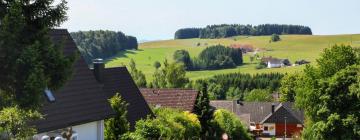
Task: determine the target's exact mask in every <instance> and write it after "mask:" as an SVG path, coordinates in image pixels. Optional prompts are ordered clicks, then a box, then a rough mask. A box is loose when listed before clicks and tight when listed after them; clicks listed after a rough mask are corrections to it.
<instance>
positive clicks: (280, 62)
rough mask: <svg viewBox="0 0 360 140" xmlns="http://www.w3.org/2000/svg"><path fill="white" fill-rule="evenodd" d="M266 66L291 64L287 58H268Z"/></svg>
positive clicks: (277, 66) (276, 66)
mask: <svg viewBox="0 0 360 140" xmlns="http://www.w3.org/2000/svg"><path fill="white" fill-rule="evenodd" d="M266 64H267V68H280V67H285V66H291V64H290V61H289V60H288V59H278V58H270V59H268V60H266Z"/></svg>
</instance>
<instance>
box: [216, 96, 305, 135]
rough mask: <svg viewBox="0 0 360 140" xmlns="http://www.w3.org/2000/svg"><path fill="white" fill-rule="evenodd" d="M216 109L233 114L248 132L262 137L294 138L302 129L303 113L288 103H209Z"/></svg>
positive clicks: (219, 101) (220, 101)
mask: <svg viewBox="0 0 360 140" xmlns="http://www.w3.org/2000/svg"><path fill="white" fill-rule="evenodd" d="M210 105H211V106H213V107H215V108H217V109H227V110H229V111H232V112H234V113H235V114H236V115H237V116H238V117H239V118H240V120H241V121H242V122H243V123H244V124H246V125H247V126H248V127H249V129H250V131H252V132H254V133H255V134H259V133H260V135H263V136H277V137H283V136H285V135H286V136H287V137H290V136H294V135H297V134H299V133H301V131H302V129H303V127H304V125H303V124H304V112H303V111H301V110H298V109H295V108H294V104H293V103H290V102H284V103H279V102H238V101H236V100H235V101H222V100H218V101H210Z"/></svg>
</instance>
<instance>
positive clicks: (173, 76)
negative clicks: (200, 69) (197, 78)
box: [148, 60, 189, 88]
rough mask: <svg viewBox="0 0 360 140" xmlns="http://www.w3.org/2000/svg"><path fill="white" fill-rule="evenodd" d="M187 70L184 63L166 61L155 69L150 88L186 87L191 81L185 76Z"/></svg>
mask: <svg viewBox="0 0 360 140" xmlns="http://www.w3.org/2000/svg"><path fill="white" fill-rule="evenodd" d="M185 75H186V71H185V67H184V65H183V64H182V63H176V62H173V63H170V64H169V63H168V62H167V60H165V61H164V63H163V65H162V67H160V68H158V69H156V70H155V72H154V74H153V77H154V78H153V81H152V82H151V83H149V85H148V87H150V88H184V87H185V85H186V84H187V83H188V82H189V79H188V78H187V77H185Z"/></svg>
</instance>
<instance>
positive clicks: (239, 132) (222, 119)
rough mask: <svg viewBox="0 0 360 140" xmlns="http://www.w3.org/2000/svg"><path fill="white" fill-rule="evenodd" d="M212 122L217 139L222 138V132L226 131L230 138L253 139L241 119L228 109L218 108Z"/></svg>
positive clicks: (237, 139) (235, 139)
mask: <svg viewBox="0 0 360 140" xmlns="http://www.w3.org/2000/svg"><path fill="white" fill-rule="evenodd" d="M211 122H212V126H213V128H214V129H215V137H216V138H217V139H221V136H222V134H224V133H226V134H227V135H228V136H229V138H230V139H234V140H251V137H250V134H249V133H248V132H247V130H246V129H245V128H244V126H243V125H242V123H241V121H240V119H239V118H238V117H237V116H236V115H235V114H233V113H231V112H229V111H227V110H224V109H219V110H216V111H215V113H214V119H213V120H212V121H211Z"/></svg>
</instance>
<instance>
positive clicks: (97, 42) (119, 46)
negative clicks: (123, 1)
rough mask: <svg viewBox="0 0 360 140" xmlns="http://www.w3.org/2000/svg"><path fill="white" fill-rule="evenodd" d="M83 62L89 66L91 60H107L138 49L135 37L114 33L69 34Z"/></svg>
mask: <svg viewBox="0 0 360 140" xmlns="http://www.w3.org/2000/svg"><path fill="white" fill-rule="evenodd" d="M71 36H72V38H73V39H74V41H75V43H76V44H77V46H78V48H79V50H80V51H81V54H82V55H83V57H84V59H85V61H86V62H87V63H88V64H91V62H92V60H93V59H96V58H102V59H107V58H110V57H113V56H115V55H116V54H117V53H119V52H120V51H124V50H131V49H137V48H138V42H137V39H136V37H133V36H128V35H125V34H124V33H122V32H114V31H103V30H98V31H79V32H73V33H71Z"/></svg>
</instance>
